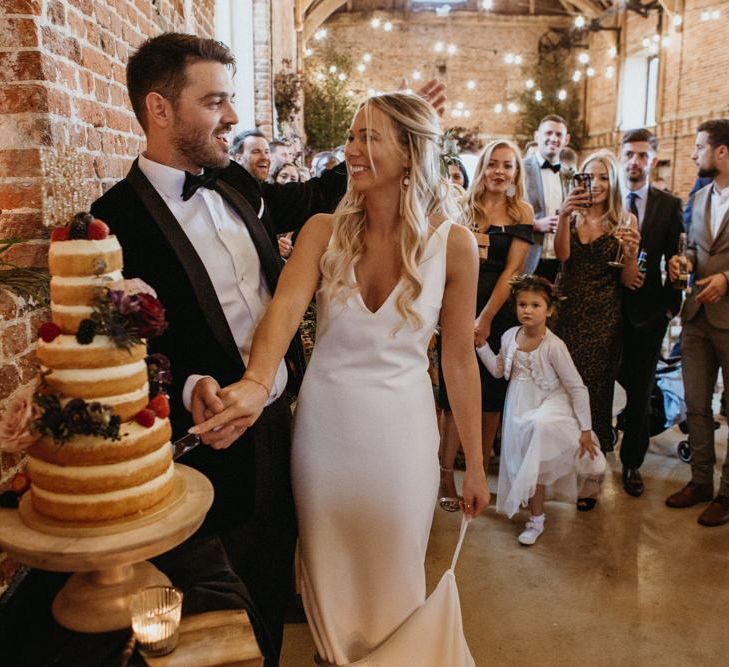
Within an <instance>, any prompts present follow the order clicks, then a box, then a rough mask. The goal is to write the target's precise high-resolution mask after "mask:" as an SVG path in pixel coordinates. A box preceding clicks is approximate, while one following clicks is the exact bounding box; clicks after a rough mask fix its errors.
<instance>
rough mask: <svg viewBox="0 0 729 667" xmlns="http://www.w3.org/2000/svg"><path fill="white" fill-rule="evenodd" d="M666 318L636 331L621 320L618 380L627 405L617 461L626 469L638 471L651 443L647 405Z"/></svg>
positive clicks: (654, 376)
mask: <svg viewBox="0 0 729 667" xmlns="http://www.w3.org/2000/svg"><path fill="white" fill-rule="evenodd" d="M667 326H668V318H666V319H665V320H664V321H663V322H661V323H659V324H653V325H652V326H650V327H647V328H638V327H636V326H635V325H633V324H632V323H631V322H630V320H629V319H628V318H627V317H626V318H624V319H623V355H622V360H621V364H620V373H619V376H618V381H619V382H620V384H621V385H623V387H624V389H625V393H626V395H627V402H626V404H625V409H624V410H623V423H624V431H623V440H622V444H621V445H620V461H621V462H622V464H623V467H625V468H640V466H641V465H642V464H643V460H644V459H645V453H646V452H647V451H648V442H649V440H650V403H651V392H652V391H653V384H654V382H655V379H656V366H657V365H658V359H659V358H660V355H661V343H662V342H663V337H664V336H665V335H666V327H667Z"/></svg>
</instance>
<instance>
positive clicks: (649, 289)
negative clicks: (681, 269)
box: [619, 129, 683, 496]
mask: <svg viewBox="0 0 729 667" xmlns="http://www.w3.org/2000/svg"><path fill="white" fill-rule="evenodd" d="M657 151H658V143H657V141H656V138H655V136H654V135H653V134H652V133H651V132H649V131H648V130H645V129H639V130H631V131H630V132H627V133H626V134H625V136H623V140H622V142H621V145H620V164H621V167H622V169H623V182H624V184H625V186H626V188H625V192H624V197H623V198H624V207H625V210H626V211H630V212H631V213H632V214H633V215H634V216H635V217H636V219H637V221H638V227H639V229H640V251H641V252H642V253H644V256H643V261H644V263H641V274H640V275H639V276H638V278H637V279H636V282H635V283H634V284H633V285H631V286H630V288H628V289H626V290H624V292H623V356H622V362H621V369H620V373H619V379H620V383H621V384H622V385H623V387H625V392H626V394H627V403H626V406H625V410H624V411H623V418H624V431H623V441H622V444H621V446H620V460H621V462H622V464H623V488H624V489H625V491H626V492H627V493H629V494H630V495H631V496H640V495H641V494H642V493H643V491H644V489H645V485H644V483H643V478H642V477H641V474H640V467H641V465H642V464H643V459H644V458H645V453H646V451H647V450H648V440H649V437H650V433H649V417H650V414H649V413H650V396H651V390H652V388H653V383H654V381H655V377H656V366H657V364H658V359H659V356H660V352H661V343H662V341H663V337H664V336H665V334H666V327H667V326H668V322H669V321H670V320H671V319H672V318H673V317H674V316H675V315H676V313H677V312H678V309H679V307H680V305H681V292H680V291H679V290H676V289H674V288H673V287H672V285H671V283H670V281H669V280H668V279H666V280H665V281H664V279H663V277H662V275H661V261H665V262H668V260H669V259H670V258H671V257H673V255H675V254H676V251H677V248H678V238H679V235H680V234H681V232H682V231H683V218H682V213H681V200H680V199H679V198H678V197H674V196H673V195H671V194H669V193H667V192H665V191H663V190H659V189H658V188H655V187H653V186H652V185H651V184H650V172H651V169H653V167H654V166H655V164H656V161H657V158H656V153H657Z"/></svg>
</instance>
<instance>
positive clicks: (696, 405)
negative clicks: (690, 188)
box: [666, 119, 729, 526]
mask: <svg viewBox="0 0 729 667" xmlns="http://www.w3.org/2000/svg"><path fill="white" fill-rule="evenodd" d="M691 158H692V159H693V161H694V162H695V163H696V166H697V167H698V168H699V175H700V176H710V177H712V178H713V179H714V180H713V182H712V183H710V184H709V185H706V186H705V187H703V188H702V189H701V190H699V191H698V192H697V193H696V196H695V198H694V208H693V214H692V218H691V230H690V239H689V250H688V261H687V263H688V271H689V272H693V273H694V275H695V276H696V281H695V287H694V289H693V290H692V292H691V294H689V295H688V297H687V298H686V301H685V302H684V305H683V309H682V311H681V317H682V322H683V331H682V334H681V351H682V363H683V382H684V387H685V393H686V407H687V412H688V428H689V443H690V444H691V449H692V450H693V460H692V462H691V481H690V482H689V483H688V484H687V485H686V486H685V487H684V488H683V489H681V490H680V491H678V492H677V493H674V494H673V495H672V496H670V497H669V498H668V499H667V500H666V504H667V505H668V506H669V507H691V506H693V505H696V504H698V503H701V502H708V501H711V503H710V504H709V506H708V507H707V508H706V509H705V510H704V511H703V512H702V513H701V515H700V516H699V519H698V521H699V523H700V524H701V525H702V526H721V525H723V524H725V523H729V456H727V458H726V459H725V461H724V466H723V469H722V473H721V481H720V484H719V494H718V495H717V496H716V497H715V498H713V500H712V497H713V495H714V464H715V463H716V451H715V447H714V416H713V412H712V409H711V401H712V397H713V391H714V383H715V382H716V374H717V371H718V370H719V367H721V371H722V376H723V379H724V391H725V393H726V391H727V388H728V387H729V297H728V296H727V286H728V285H729V119H719V120H709V121H706V122H704V123H701V125H699V127H698V135H697V137H696V148H695V150H694V152H693V155H692V156H691ZM681 262H682V259H681V258H680V257H677V256H674V257H672V258H671V260H670V262H669V272H670V276H671V279H672V280H677V279H678V277H679V273H680V266H681Z"/></svg>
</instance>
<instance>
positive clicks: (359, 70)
mask: <svg viewBox="0 0 729 667" xmlns="http://www.w3.org/2000/svg"><path fill="white" fill-rule="evenodd" d="M366 69H367V66H366V65H363V64H362V63H360V64H359V65H357V71H358V72H359V73H360V74H361V73H362V72H364V71H365V70H366Z"/></svg>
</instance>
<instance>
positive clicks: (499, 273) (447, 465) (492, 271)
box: [439, 140, 534, 511]
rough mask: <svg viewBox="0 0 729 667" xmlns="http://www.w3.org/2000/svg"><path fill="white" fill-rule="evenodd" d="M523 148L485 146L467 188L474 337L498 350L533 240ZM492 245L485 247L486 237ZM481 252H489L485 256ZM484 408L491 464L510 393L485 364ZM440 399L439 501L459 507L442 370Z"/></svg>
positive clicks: (454, 442) (511, 321)
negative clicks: (476, 251)
mask: <svg viewBox="0 0 729 667" xmlns="http://www.w3.org/2000/svg"><path fill="white" fill-rule="evenodd" d="M523 173H524V172H523V168H522V162H521V154H520V152H519V149H518V148H517V147H516V146H515V145H514V144H513V143H511V142H510V141H506V140H498V141H494V142H492V143H490V144H489V145H488V146H486V148H485V149H484V151H483V153H482V154H481V157H480V158H479V161H478V164H477V165H476V173H475V175H474V179H473V184H472V185H471V188H470V189H469V191H468V194H467V201H466V206H465V211H466V212H465V215H466V219H467V223H468V224H469V226H470V227H471V228H472V229H473V230H474V232H475V233H476V238H477V239H479V246H480V250H482V253H481V255H482V259H481V265H480V268H479V275H478V294H477V300H476V321H475V327H474V337H475V343H476V345H477V346H480V345H483V343H484V342H485V341H486V340H488V342H489V344H490V345H491V349H492V350H494V351H495V352H497V353H498V350H499V349H500V347H501V336H502V334H503V333H504V332H505V331H506V330H507V329H509V328H510V327H512V326H514V325H516V324H517V319H516V314H515V312H514V308H513V306H512V304H511V302H510V300H509V295H510V287H509V281H510V280H511V278H512V277H514V276H515V275H518V274H519V273H521V271H522V270H523V266H524V260H525V259H526V254H527V250H528V248H529V245H530V244H531V243H532V242H533V238H532V225H533V218H534V214H533V211H532V208H531V206H530V205H529V204H528V203H527V202H526V201H525V200H524V176H523ZM486 239H487V240H488V246H487V247H486V248H485V251H486V252H485V253H484V252H483V248H482V246H483V245H484V241H485V240H486ZM483 254H486V255H487V257H486V258H483ZM479 371H480V373H481V409H482V412H483V415H482V416H483V423H482V445H483V458H484V466H486V467H487V466H488V462H489V458H490V456H491V449H492V447H493V443H494V438H495V436H496V432H497V430H498V427H499V421H500V418H501V410H502V409H503V407H504V398H505V396H506V384H507V383H506V381H505V380H504V379H503V378H502V379H496V378H494V377H493V376H492V375H491V374H490V373H489V372H488V371H487V370H486V369H485V368H484V367H483V365H482V364H479ZM439 404H440V407H441V409H442V410H443V415H442V418H441V435H442V453H441V487H440V493H439V496H440V505H441V507H442V508H443V509H446V510H449V511H455V509H457V508H458V495H457V492H456V487H455V483H454V481H453V463H454V461H455V457H456V453H457V451H458V446H459V440H458V432H457V430H456V425H455V423H454V421H453V414H452V413H451V411H450V406H449V404H448V394H447V389H446V386H445V382H444V380H443V375H442V373H441V374H440V388H439Z"/></svg>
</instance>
